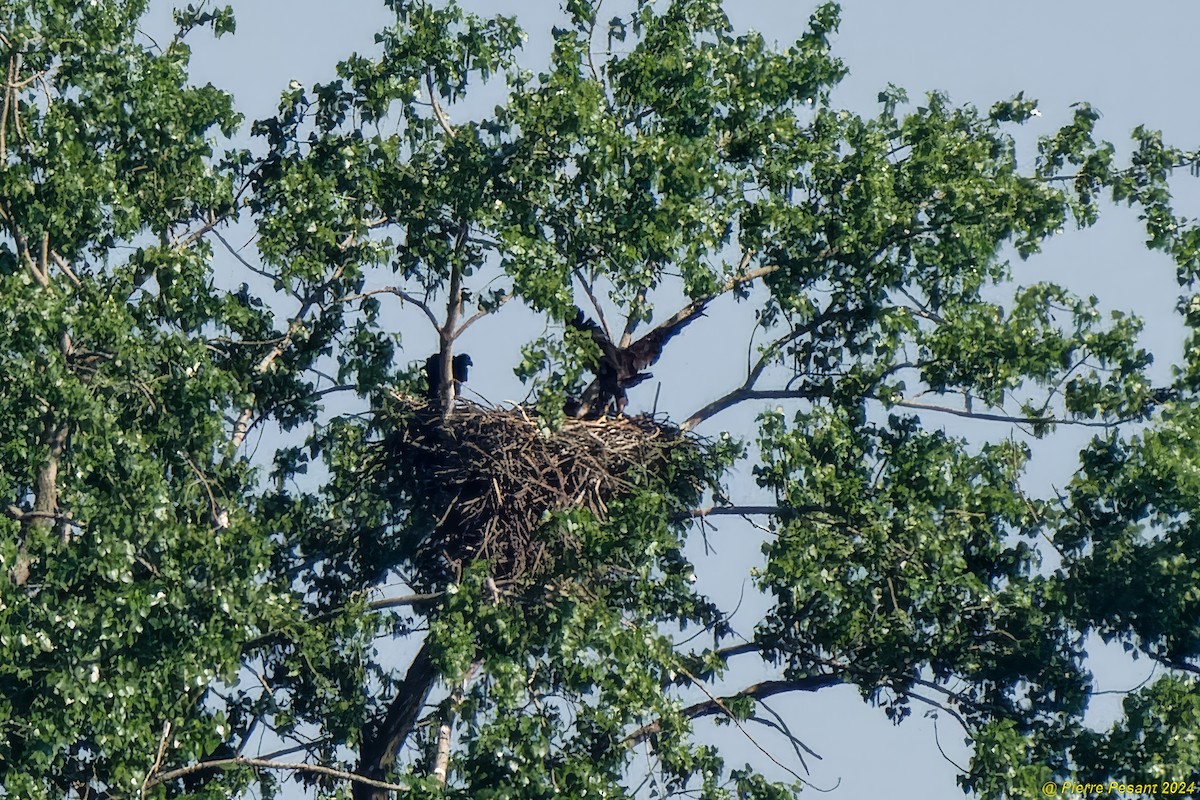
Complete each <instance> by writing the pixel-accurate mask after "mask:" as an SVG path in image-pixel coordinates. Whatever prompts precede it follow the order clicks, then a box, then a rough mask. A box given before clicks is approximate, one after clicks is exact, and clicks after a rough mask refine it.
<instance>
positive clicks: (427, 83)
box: [425, 72, 454, 139]
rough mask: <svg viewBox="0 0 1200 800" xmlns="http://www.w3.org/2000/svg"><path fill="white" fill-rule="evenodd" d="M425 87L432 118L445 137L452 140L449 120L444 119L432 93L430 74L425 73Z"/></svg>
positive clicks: (452, 133) (444, 115) (431, 77)
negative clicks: (427, 90) (435, 120)
mask: <svg viewBox="0 0 1200 800" xmlns="http://www.w3.org/2000/svg"><path fill="white" fill-rule="evenodd" d="M425 86H426V88H428V89H429V105H430V106H432V107H433V116H434V117H435V118H436V119H437V123H438V125H439V126H441V128H442V130H443V131H445V132H446V135H447V136H449V137H450V138H451V139H453V138H454V128H452V127H450V120H449V119H448V118H447V117H446V114H445V112H443V111H442V107H441V105H440V104H439V103H438V101H437V95H436V94H435V93H434V91H433V73H432V72H426V73H425Z"/></svg>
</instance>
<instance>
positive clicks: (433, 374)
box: [425, 353, 475, 400]
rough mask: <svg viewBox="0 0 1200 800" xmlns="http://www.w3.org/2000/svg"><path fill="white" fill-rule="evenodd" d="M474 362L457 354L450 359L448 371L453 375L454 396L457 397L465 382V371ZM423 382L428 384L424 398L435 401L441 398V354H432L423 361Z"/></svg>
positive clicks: (464, 355) (467, 356) (463, 354)
mask: <svg viewBox="0 0 1200 800" xmlns="http://www.w3.org/2000/svg"><path fill="white" fill-rule="evenodd" d="M474 363H475V362H473V361H472V360H471V357H470V356H469V355H467V354H466V353H459V354H458V355H456V356H455V357H454V358H452V359H450V371H451V372H452V373H453V375H454V396H455V397H458V395H459V391H460V389H461V386H462V384H464V383H466V382H467V369H468V368H469V367H470V366H472V365H473V364H474ZM425 380H426V382H427V383H428V384H429V386H428V388H426V389H425V397H426V398H428V399H430V400H437V399H438V398H439V397H441V396H442V354H441V353H434V354H433V355H431V356H430V357H429V358H427V359H425Z"/></svg>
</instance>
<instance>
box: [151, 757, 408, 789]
mask: <svg viewBox="0 0 1200 800" xmlns="http://www.w3.org/2000/svg"><path fill="white" fill-rule="evenodd" d="M227 767H255V768H258V769H282V770H290V771H292V772H312V773H315V774H317V775H325V776H327V777H330V778H338V779H340V780H344V781H351V782H353V783H356V784H364V785H366V786H371V787H374V788H376V789H384V790H386V791H389V792H396V793H402V792H407V791H408V790H409V789H408V787H407V786H401V785H400V784H395V783H386V782H384V781H377V780H373V779H371V778H366V777H363V776H362V775H357V774H355V773H353V772H347V771H345V770H341V769H334V768H332V767H326V766H323V765H321V764H304V763H298V762H290V761H270V760H267V759H264V758H248V757H246V756H235V757H234V758H217V759H213V760H212V761H200V762H198V763H195V764H190V765H188V766H186V767H180V768H179V769H173V770H170V771H168V772H163V773H161V774H159V775H156V776H154V778H153V779H151V780H150V781H149V782H148V783H147V784H146V788H148V789H149V788H153V787H155V786H158V785H159V784H162V783H166V782H168V781H173V780H175V779H176V778H183V777H186V776H188V775H194V774H196V773H197V772H208V771H210V770H216V769H225V768H227Z"/></svg>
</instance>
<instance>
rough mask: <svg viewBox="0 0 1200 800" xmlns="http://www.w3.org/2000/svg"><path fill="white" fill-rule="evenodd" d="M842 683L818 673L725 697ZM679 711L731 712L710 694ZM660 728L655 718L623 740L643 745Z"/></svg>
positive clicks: (702, 714)
mask: <svg viewBox="0 0 1200 800" xmlns="http://www.w3.org/2000/svg"><path fill="white" fill-rule="evenodd" d="M842 682H843V680H842V676H841V675H816V676H813V677H811V678H804V679H801V680H792V681H763V682H762V683H756V684H754V685H752V686H747V687H746V688H745V689H742V690H741V691H739V692H737V693H736V694H732V695H728V696H727V697H726V699H727V700H734V699H738V698H742V697H749V698H752V699H754V700H762V699H766V698H768V697H773V696H774V695H777V694H786V693H789V692H815V691H818V690H820V689H826V688H828V687H830V686H837V685H839V684H841V683H842ZM697 685H699V681H697ZM679 713H680V714H682V715H683V716H685V717H687V718H688V719H699V718H700V717H711V716H713V715H714V714H728V713H729V711H728V708H727V707H726V705H725V702H724V701H723V700H721V699H720V698H716V697H710V698H709V699H708V700H704V701H702V702H699V703H696V704H694V705H690V706H688V707H687V708H684V709H682V710H681V711H680V712H679ZM661 731H662V720H655V721H654V722H650V723H647V724H646V725H643V726H642V727H640V728H638V729H637V730H635V731H633V732H632V733H630V734H629V735H628V736H626V737H625V740H624V741H625V742H626V743H628V744H640V743H641V742H643V741H645V740H646V739H648V738H650V737H651V736H654V735H655V734H657V733H659V732H661Z"/></svg>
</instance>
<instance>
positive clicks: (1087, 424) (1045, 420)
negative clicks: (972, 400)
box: [892, 400, 1137, 428]
mask: <svg viewBox="0 0 1200 800" xmlns="http://www.w3.org/2000/svg"><path fill="white" fill-rule="evenodd" d="M892 405H895V406H900V407H901V408H911V409H914V410H916V411H936V412H938V413H939V414H952V415H954V416H956V417H966V418H968V419H978V420H983V421H985V422H1011V423H1013V424H1015V425H1075V426H1078V427H1081V428H1112V427H1115V426H1117V425H1122V424H1124V423H1126V422H1132V421H1134V420H1135V419H1137V417H1126V418H1122V419H1115V420H1111V421H1107V422H1105V421H1099V422H1095V421H1092V420H1086V419H1064V418H1062V417H1018V416H1014V415H1011V414H992V413H988V412H986V411H970V410H968V409H965V408H951V407H949V406H937V405H932V404H930V403H918V402H916V401H915V400H898V401H894V402H893V403H892Z"/></svg>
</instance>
